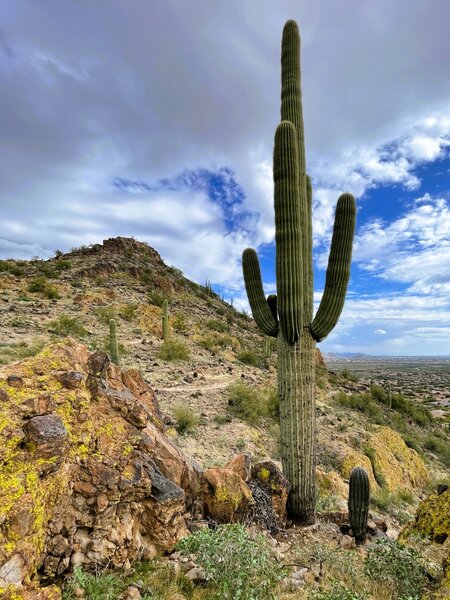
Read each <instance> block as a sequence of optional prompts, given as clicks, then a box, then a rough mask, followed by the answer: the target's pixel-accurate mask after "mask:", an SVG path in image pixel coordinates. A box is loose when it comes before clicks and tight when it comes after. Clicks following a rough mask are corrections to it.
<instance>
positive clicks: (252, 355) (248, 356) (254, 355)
mask: <svg viewBox="0 0 450 600" xmlns="http://www.w3.org/2000/svg"><path fill="white" fill-rule="evenodd" d="M237 359H238V361H240V362H242V363H244V364H245V365H252V366H253V367H262V366H263V365H264V359H263V357H262V355H261V354H259V353H258V352H255V351H254V350H242V352H239V354H238V355H237Z"/></svg>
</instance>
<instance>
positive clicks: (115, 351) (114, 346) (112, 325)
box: [109, 319, 119, 366]
mask: <svg viewBox="0 0 450 600" xmlns="http://www.w3.org/2000/svg"><path fill="white" fill-rule="evenodd" d="M109 352H110V354H111V361H112V362H113V363H114V364H115V365H117V366H119V344H118V343H117V326H116V321H115V320H114V319H110V321H109Z"/></svg>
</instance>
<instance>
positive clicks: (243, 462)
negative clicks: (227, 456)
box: [225, 454, 252, 483]
mask: <svg viewBox="0 0 450 600" xmlns="http://www.w3.org/2000/svg"><path fill="white" fill-rule="evenodd" d="M225 469H229V470H230V471H234V472H235V473H237V474H238V475H239V477H240V478H241V479H243V480H244V481H245V482H246V483H247V481H249V480H250V477H251V475H252V457H251V455H250V454H236V456H233V458H232V459H231V460H230V461H229V462H228V463H227V464H226V465H225Z"/></svg>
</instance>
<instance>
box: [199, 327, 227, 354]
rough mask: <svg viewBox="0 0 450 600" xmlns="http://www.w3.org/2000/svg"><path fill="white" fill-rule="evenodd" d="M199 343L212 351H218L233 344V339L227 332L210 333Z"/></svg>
mask: <svg viewBox="0 0 450 600" xmlns="http://www.w3.org/2000/svg"><path fill="white" fill-rule="evenodd" d="M198 345H199V346H201V347H202V348H206V350H209V351H210V352H216V351H217V350H223V349H224V348H226V347H227V346H231V345H232V339H231V337H230V336H229V335H227V334H220V333H216V332H214V333H208V334H206V335H204V336H203V337H202V338H200V339H199V341H198Z"/></svg>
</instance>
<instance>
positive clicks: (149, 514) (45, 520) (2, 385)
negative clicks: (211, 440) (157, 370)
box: [0, 339, 200, 600]
mask: <svg viewBox="0 0 450 600" xmlns="http://www.w3.org/2000/svg"><path fill="white" fill-rule="evenodd" d="M19 382H20V384H19ZM0 390H2V392H1V394H0V397H1V417H0V458H1V459H2V461H3V462H2V467H1V468H0V589H1V588H2V587H3V589H4V590H8V592H5V594H6V593H8V594H10V595H11V594H12V593H15V594H16V596H11V597H14V598H22V597H23V598H30V599H31V598H36V600H37V599H41V598H42V599H44V598H46V599H47V598H48V600H50V598H52V600H53V598H57V597H58V596H48V597H47V596H38V595H36V594H39V593H41V592H40V591H39V592H38V591H37V590H31V589H29V588H22V587H21V584H22V583H23V582H28V581H30V579H31V578H33V577H34V576H35V575H36V573H37V574H38V575H39V574H40V573H41V574H43V575H45V576H46V577H47V578H51V577H53V576H55V575H58V576H59V575H61V574H62V573H64V571H66V570H68V569H69V568H71V567H73V566H83V568H85V569H89V568H90V567H94V566H99V567H101V566H106V565H107V564H108V565H110V566H113V567H121V566H123V565H127V564H129V563H130V562H131V561H133V560H137V559H140V558H143V557H144V558H151V557H153V556H154V555H155V554H156V553H157V552H158V551H166V550H170V549H171V548H172V547H173V545H174V544H175V543H176V542H177V541H178V540H179V539H180V538H181V537H183V536H185V535H187V534H188V530H187V528H186V524H185V522H184V517H183V515H184V514H185V512H186V510H187V503H186V493H185V491H184V490H185V489H186V490H187V495H188V496H190V502H193V499H194V493H195V492H194V490H197V491H198V486H199V472H200V470H199V469H198V467H196V465H195V464H193V463H192V462H191V461H189V460H188V459H187V458H186V457H185V456H184V455H183V454H182V452H181V451H180V450H179V449H178V448H176V447H175V446H174V445H173V443H172V442H171V441H170V440H169V439H168V438H167V437H166V436H165V435H164V428H163V425H162V418H161V413H160V411H159V408H158V404H157V401H156V398H155V395H154V393H153V391H152V389H151V388H150V387H149V386H148V385H147V384H146V383H145V381H144V380H143V379H142V376H141V375H140V373H138V372H137V371H134V370H131V371H127V372H122V371H121V370H120V369H119V368H118V367H116V366H115V365H112V364H111V363H110V362H109V359H108V357H107V355H104V353H99V352H97V353H95V354H92V355H91V354H89V352H88V350H87V349H86V347H85V346H83V345H82V344H79V343H77V342H75V341H74V340H70V339H69V340H66V341H65V342H63V343H59V344H55V345H53V346H50V347H48V348H46V349H44V350H43V351H42V352H41V353H40V354H38V355H37V356H35V357H33V358H30V359H27V360H25V361H22V362H20V363H15V364H14V365H9V366H7V367H2V369H0ZM46 589H48V590H50V591H49V592H48V593H49V594H50V592H51V588H46ZM11 590H12V591H11ZM42 593H44V591H42ZM52 593H53V592H52ZM55 593H56V592H55ZM5 594H3V595H0V598H2V600H3V599H4V598H6V597H7V596H5ZM19 594H22V595H19ZM26 594H28V595H26ZM30 594H31V595H30ZM32 594H34V596H33V595H32Z"/></svg>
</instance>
